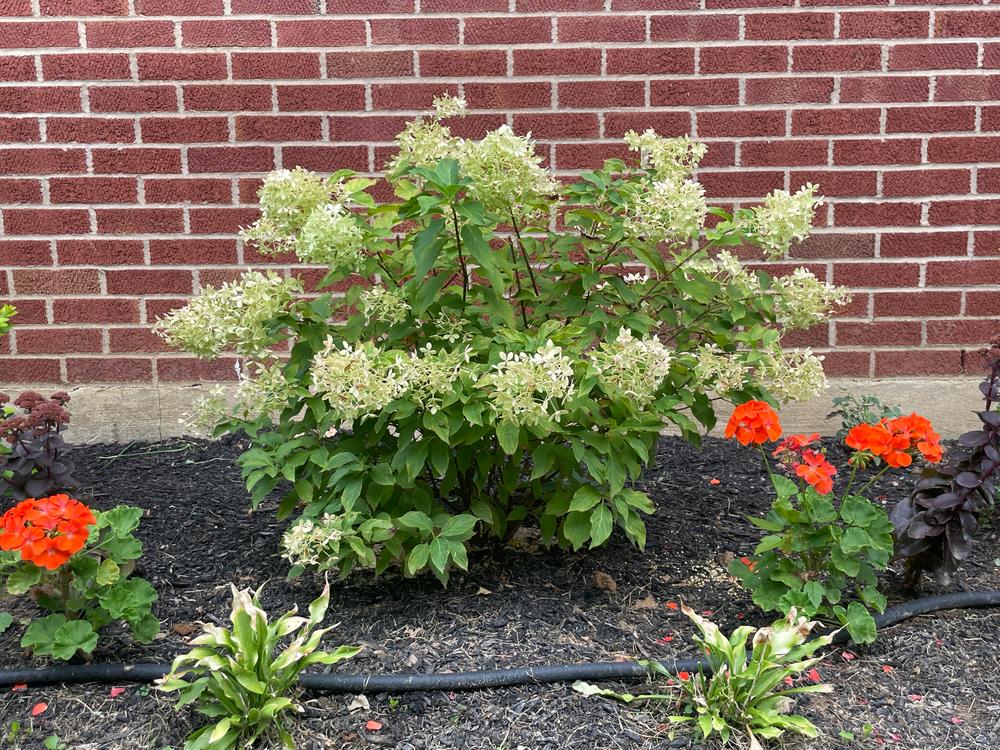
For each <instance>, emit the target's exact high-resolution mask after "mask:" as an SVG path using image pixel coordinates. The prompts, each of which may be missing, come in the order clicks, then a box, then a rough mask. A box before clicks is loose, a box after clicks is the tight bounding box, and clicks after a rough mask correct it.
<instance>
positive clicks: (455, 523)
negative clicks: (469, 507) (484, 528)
mask: <svg viewBox="0 0 1000 750" xmlns="http://www.w3.org/2000/svg"><path fill="white" fill-rule="evenodd" d="M477 523H479V519H478V518H476V517H475V516H473V515H470V514H468V513H463V514H462V515H459V516H452V517H451V518H449V519H448V520H447V521H446V522H445V524H444V526H442V527H441V536H443V537H446V538H448V539H453V540H460V541H465V540H466V539H468V538H469V537H470V536H472V533H473V530H474V529H475V528H476V524H477Z"/></svg>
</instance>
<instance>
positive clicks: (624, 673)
mask: <svg viewBox="0 0 1000 750" xmlns="http://www.w3.org/2000/svg"><path fill="white" fill-rule="evenodd" d="M971 607H1000V591H963V592H959V593H955V594H942V595H940V596H929V597H927V598H924V599H915V600H913V601H910V602H906V603H905V604H897V605H896V606H894V607H889V608H888V609H886V611H885V612H884V613H883V614H881V615H876V616H875V622H876V624H877V625H878V627H879V628H887V627H890V626H892V625H896V624H897V623H900V622H903V621H904V620H908V619H910V618H911V617H916V616H917V615H923V614H927V613H929V612H937V611H939V610H945V609H965V608H971ZM848 640H849V636H848V635H847V631H846V630H842V631H840V632H839V633H838V634H837V636H836V637H835V638H834V643H846V642H847V641H848ZM661 663H662V664H663V666H664V667H666V668H667V669H668V670H670V671H672V672H680V671H688V672H693V671H697V670H698V669H699V668H703V669H705V670H706V671H707V667H708V665H707V664H703V663H702V661H701V660H700V659H677V660H667V661H663V662H661ZM169 669H170V667H169V665H167V664H152V663H144V664H64V665H60V666H56V667H43V668H40V669H39V668H31V669H10V670H0V687H12V686H14V685H29V686H34V685H52V684H59V683H62V684H73V683H82V682H104V683H123V682H153V681H154V680H156V679H158V678H160V677H162V676H163V675H165V674H166V673H167V672H168V671H169ZM648 675H649V671H648V670H647V669H646V668H645V667H643V666H642V665H640V664H638V663H637V662H634V661H622V662H606V663H584V664H555V665H545V666H539V667H517V668H514V669H489V670H483V671H477V672H452V673H438V674H384V675H362V674H319V673H314V672H310V673H306V674H302V675H301V676H300V677H299V684H300V685H301V686H302V687H303V688H306V689H308V690H316V691H320V692H325V693H405V692H414V691H428V690H449V691H451V690H480V689H483V688H498V687H511V686H514V685H532V684H542V683H551V682H569V681H571V680H623V681H630V680H637V679H643V678H646V677H648Z"/></svg>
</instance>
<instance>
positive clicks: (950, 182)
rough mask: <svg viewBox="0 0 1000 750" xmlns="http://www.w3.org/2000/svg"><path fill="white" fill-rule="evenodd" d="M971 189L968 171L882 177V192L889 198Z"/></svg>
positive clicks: (899, 173)
mask: <svg viewBox="0 0 1000 750" xmlns="http://www.w3.org/2000/svg"><path fill="white" fill-rule="evenodd" d="M969 188H970V174H969V171H968V170H967V169H903V170H899V171H892V172H886V173H885V174H884V175H883V176H882V192H883V194H884V195H886V196H888V197H895V196H915V197H920V196H924V195H948V194H960V193H967V192H969ZM980 189H982V188H981V187H980ZM990 192H992V191H990Z"/></svg>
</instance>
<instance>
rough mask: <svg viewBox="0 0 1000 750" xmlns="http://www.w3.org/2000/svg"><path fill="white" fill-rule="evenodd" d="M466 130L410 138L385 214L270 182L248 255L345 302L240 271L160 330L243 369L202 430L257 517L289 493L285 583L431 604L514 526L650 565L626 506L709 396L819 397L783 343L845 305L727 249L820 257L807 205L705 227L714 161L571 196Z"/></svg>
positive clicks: (640, 502) (391, 176)
mask: <svg viewBox="0 0 1000 750" xmlns="http://www.w3.org/2000/svg"><path fill="white" fill-rule="evenodd" d="M463 109H464V105H463V103H462V102H461V101H460V100H455V99H450V98H445V99H441V100H438V101H437V111H436V114H435V115H434V116H433V117H431V118H427V119H418V120H416V121H414V122H411V123H409V124H408V125H407V126H406V128H405V130H404V131H403V132H402V133H401V134H400V135H399V137H398V141H397V144H398V147H399V152H398V155H397V156H396V157H395V158H394V159H393V161H392V162H391V163H390V164H389V165H388V169H387V177H386V180H387V181H388V187H387V188H386V187H385V186H382V187H381V188H380V189H379V191H378V192H377V193H376V194H378V195H386V194H394V195H395V200H394V201H390V202H384V203H378V202H376V201H375V199H374V198H373V197H372V194H370V193H369V192H368V191H369V189H371V188H373V187H376V181H375V180H373V179H369V178H368V177H363V176H358V175H355V174H353V173H351V172H349V171H340V172H336V173H335V174H333V175H330V176H328V177H321V176H319V175H315V174H312V173H310V172H307V171H304V170H302V169H295V170H292V171H288V170H281V171H278V172H274V173H272V174H271V175H270V176H269V177H268V178H267V179H266V180H265V182H264V185H263V187H262V189H261V191H260V205H261V217H260V219H259V221H257V222H256V223H255V224H254V225H253V226H251V227H249V228H248V229H246V230H245V231H244V239H245V241H246V242H248V243H251V244H252V245H254V246H256V248H257V249H258V250H259V251H260V252H263V253H276V254H277V253H282V254H291V255H294V256H295V257H297V258H298V260H300V261H302V262H303V263H306V264H310V265H320V266H322V267H324V268H325V269H326V270H327V273H326V276H325V278H324V279H323V281H322V283H321V284H320V285H319V286H320V288H321V289H323V288H326V289H328V288H331V287H333V286H335V285H336V286H337V287H338V288H344V287H345V286H346V287H348V291H347V292H346V293H344V294H336V293H332V292H328V293H322V294H318V296H317V295H313V294H309V295H304V294H303V288H302V285H301V284H300V282H299V281H298V280H297V276H296V275H295V274H294V273H293V274H292V275H290V276H283V275H280V274H276V273H260V272H251V273H248V274H246V275H244V276H243V277H242V279H240V280H239V281H237V282H234V283H230V284H226V285H224V286H222V287H221V288H219V289H212V288H206V289H205V290H203V291H202V293H201V294H200V295H199V296H198V297H197V298H195V299H194V300H193V301H192V302H191V304H190V305H189V306H188V307H187V308H184V309H182V310H179V311H176V312H174V313H172V314H170V315H168V316H167V317H166V318H165V319H164V320H162V321H161V322H160V330H161V332H162V333H163V335H164V336H165V337H166V339H167V340H168V341H169V342H170V343H172V344H174V345H175V346H177V347H180V348H182V349H185V350H187V351H190V352H193V353H195V354H197V355H199V356H202V357H207V358H213V357H218V356H220V355H221V354H223V353H224V352H226V351H229V350H232V351H235V353H236V354H237V355H239V357H241V358H242V361H243V364H242V365H241V368H240V373H241V384H240V386H239V393H238V403H237V405H236V406H235V408H234V409H231V410H230V408H229V406H228V405H227V404H226V403H225V402H224V401H222V400H215V401H213V402H212V403H210V404H209V407H210V408H209V409H208V411H207V412H206V413H207V414H208V417H209V421H211V422H213V423H217V422H219V419H220V418H221V430H237V429H245V430H246V432H247V433H248V434H249V435H250V437H251V439H252V441H253V443H254V445H253V447H252V449H251V450H249V451H248V452H247V453H246V454H244V456H243V458H242V466H243V470H244V473H245V476H246V480H247V484H248V487H249V488H250V490H251V492H252V496H253V501H254V503H255V504H256V503H259V502H260V501H261V500H263V498H264V497H265V496H267V495H268V494H269V493H270V492H271V490H272V489H274V488H275V487H277V486H278V485H279V483H281V482H284V481H287V482H289V483H290V485H291V489H290V490H289V491H288V492H287V494H286V495H285V497H284V500H283V501H282V503H281V505H280V511H279V512H280V514H281V515H282V516H287V515H288V514H290V513H292V512H293V511H295V510H297V509H298V510H301V511H302V512H303V515H304V519H303V520H301V521H300V524H301V525H300V526H297V527H295V528H294V529H293V530H292V531H291V532H290V534H289V537H288V538H287V539H286V545H285V546H286V552H287V555H288V557H289V559H290V560H291V561H292V562H293V564H294V565H295V566H296V569H298V568H299V566H315V567H318V568H320V569H329V568H334V567H335V568H338V569H339V570H340V571H341V572H342V573H344V574H346V573H347V572H349V571H350V570H351V569H352V568H354V567H356V566H364V567H374V568H375V569H376V570H377V571H379V572H381V571H383V570H385V569H386V568H388V567H390V566H393V565H400V566H401V567H402V569H403V571H404V573H405V574H415V573H419V572H421V571H425V570H428V569H429V570H431V571H433V572H434V574H435V575H437V576H438V577H439V578H441V579H442V581H445V580H446V579H447V576H448V571H449V569H450V568H451V567H452V566H457V567H459V568H465V566H466V563H467V546H468V545H469V542H470V540H471V539H472V538H474V537H475V536H476V535H477V534H479V535H492V536H494V537H497V538H499V539H501V540H506V539H509V538H510V537H511V536H512V535H513V534H514V532H515V531H516V530H517V529H518V527H519V526H521V525H522V524H525V523H531V524H536V525H537V526H539V527H540V529H541V532H542V534H543V536H544V537H545V538H546V539H548V540H555V541H556V542H558V543H559V544H561V545H565V546H567V547H572V548H574V549H579V548H580V547H583V546H585V545H589V546H596V545H599V544H602V543H603V542H604V541H605V540H607V539H608V537H609V536H610V534H611V533H612V531H613V529H614V528H615V527H619V528H621V529H623V530H624V532H625V533H626V534H627V535H628V536H629V537H630V538H631V539H632V540H633V541H634V542H635V543H637V544H638V545H640V546H641V545H642V544H643V542H644V539H645V528H644V525H643V521H642V514H645V513H650V512H652V511H653V504H652V503H651V502H650V500H649V498H648V497H646V496H645V495H644V494H643V493H641V492H638V491H636V490H634V489H630V488H629V486H628V484H629V482H630V481H631V480H634V479H635V478H636V477H637V476H638V475H639V473H640V471H641V470H642V468H643V467H644V466H645V465H646V464H647V463H648V462H649V460H650V454H651V451H652V448H653V445H654V443H655V441H656V438H657V436H658V435H659V433H660V430H661V429H662V428H663V426H664V424H665V423H673V424H675V425H677V426H678V427H679V428H680V430H681V431H682V432H683V434H684V435H685V436H686V437H687V438H688V439H690V440H692V441H694V440H697V437H698V433H699V429H700V427H699V425H700V426H701V427H705V428H708V427H711V426H712V425H713V424H714V422H715V413H714V409H713V400H714V398H715V397H716V396H719V397H724V398H728V399H734V400H738V401H745V400H747V399H750V398H771V399H775V400H779V401H784V400H790V399H800V398H804V397H808V396H810V395H812V394H814V393H816V392H817V391H818V390H819V389H821V388H822V386H823V384H824V379H823V371H822V365H821V362H820V360H819V358H817V357H815V356H813V355H812V354H811V353H810V352H808V351H795V350H785V349H782V347H781V338H782V335H783V334H784V333H785V332H787V331H788V330H790V329H793V328H804V327H809V326H811V325H814V324H816V323H819V322H821V321H823V320H824V319H825V318H826V317H827V315H828V314H829V311H830V309H831V308H832V307H833V306H834V305H836V304H839V303H841V302H843V301H844V299H845V295H844V294H843V293H842V292H841V291H840V290H837V289H834V288H832V287H830V286H828V285H827V284H826V283H824V282H822V281H819V280H818V279H816V278H815V277H814V276H813V275H812V274H810V273H809V272H807V271H805V270H803V269H799V270H796V271H795V272H794V273H792V274H790V275H788V276H784V277H781V278H772V277H770V276H769V275H767V274H766V273H763V272H761V271H753V270H750V269H748V268H745V267H744V266H743V265H742V264H741V262H740V261H739V260H738V259H737V257H736V255H734V254H732V253H730V252H728V251H727V250H726V248H727V247H733V246H738V245H739V246H747V245H756V246H757V247H759V248H760V249H762V250H763V253H764V255H765V257H767V258H771V259H774V258H777V257H779V256H782V255H783V254H784V253H785V252H786V251H787V250H788V248H789V246H790V245H791V244H792V243H793V242H794V241H796V240H800V239H802V238H803V237H805V235H806V234H807V233H808V232H809V229H810V226H811V223H812V218H813V213H814V209H815V208H816V206H817V205H818V204H819V202H820V199H819V197H818V196H817V195H816V194H815V188H814V187H813V186H807V187H805V188H803V189H802V190H800V191H798V192H797V193H795V194H789V193H787V192H785V191H776V192H775V193H773V194H771V195H770V196H768V197H767V198H766V199H765V200H764V202H763V204H762V205H760V206H757V207H754V208H741V209H739V210H737V211H736V212H735V213H734V214H729V213H727V212H725V211H722V210H719V209H714V208H709V207H708V206H707V204H706V201H705V195H704V191H703V189H702V187H701V185H700V184H699V183H698V182H696V181H695V180H694V179H693V176H692V175H693V172H694V170H695V168H696V167H697V165H698V162H699V160H700V159H701V157H702V156H703V154H704V153H705V147H704V146H702V145H699V144H697V143H693V142H691V141H690V140H688V139H687V138H672V139H667V138H661V137H659V136H657V135H656V134H655V133H654V132H653V131H651V130H650V131H646V132H645V133H643V134H641V135H640V134H636V133H630V134H628V136H627V137H626V142H627V144H628V146H629V148H630V149H631V150H632V151H634V152H636V153H637V156H636V158H635V159H633V160H632V161H631V162H630V163H626V162H624V161H620V160H609V161H607V162H605V164H604V166H603V167H602V168H601V169H599V170H596V171H592V172H586V173H584V174H583V175H582V176H581V179H580V180H579V181H578V182H576V183H574V184H572V185H569V186H568V187H564V186H563V185H561V183H560V182H559V181H557V180H556V179H555V178H554V176H553V175H552V174H550V173H549V172H548V171H546V170H545V169H544V168H543V167H542V166H541V161H542V159H541V157H539V156H538V155H536V153H535V147H534V143H533V142H532V141H531V139H530V136H519V135H515V134H514V132H513V131H512V130H511V129H510V128H508V127H506V126H503V127H500V128H499V129H497V130H495V131H493V132H490V133H488V134H487V135H486V136H485V137H484V138H482V139H480V140H466V139H462V138H458V137H456V136H454V135H452V133H451V132H450V130H449V128H448V127H447V125H446V124H445V122H446V120H447V119H448V118H450V117H455V116H459V115H461V114H462V112H463ZM373 192H374V191H373ZM709 217H711V225H710V226H709V225H707V224H706V220H707V219H709ZM286 257H287V255H286ZM352 282H356V283H353V285H352ZM213 412H214V413H213Z"/></svg>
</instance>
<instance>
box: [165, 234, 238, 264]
mask: <svg viewBox="0 0 1000 750" xmlns="http://www.w3.org/2000/svg"><path fill="white" fill-rule="evenodd" d="M149 262H150V263H151V264H153V265H188V264H191V265H201V264H204V265H217V264H226V265H230V264H235V263H236V262H237V256H236V240H235V239H218V240H215V239H203V238H183V239H169V240H150V241H149Z"/></svg>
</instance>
